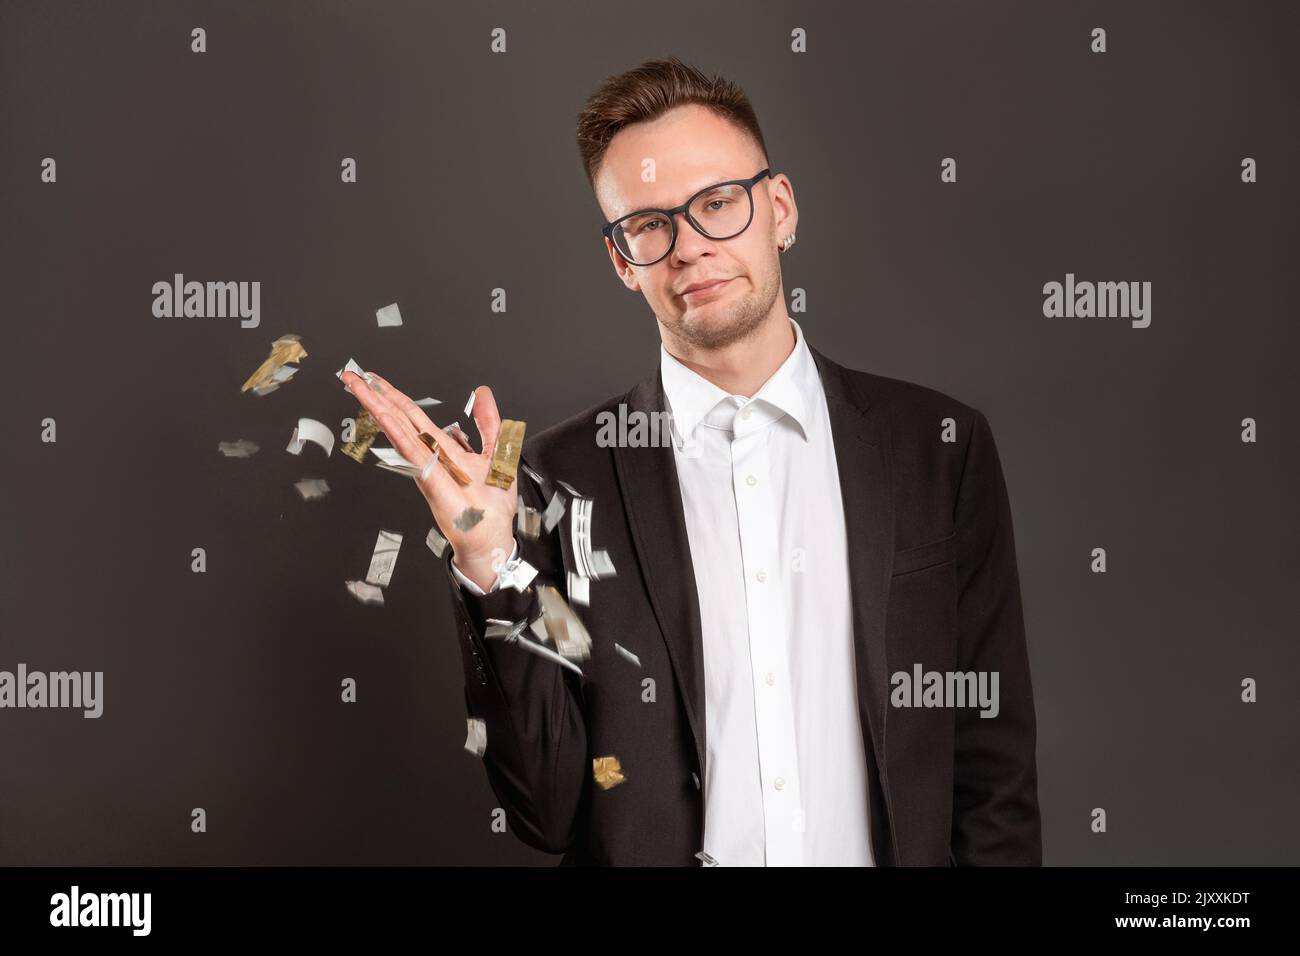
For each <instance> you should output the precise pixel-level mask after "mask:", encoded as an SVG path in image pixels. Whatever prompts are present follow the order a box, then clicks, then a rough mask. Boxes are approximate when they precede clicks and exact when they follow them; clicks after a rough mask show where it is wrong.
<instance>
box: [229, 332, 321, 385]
mask: <svg viewBox="0 0 1300 956" xmlns="http://www.w3.org/2000/svg"><path fill="white" fill-rule="evenodd" d="M306 357H307V350H306V349H304V348H303V347H302V342H301V341H300V340H299V338H298V336H296V335H282V336H280V337H279V338H278V339H276V340H275V341H274V342H272V343H271V354H270V355H269V356H267V358H266V361H265V362H263V363H262V364H261V365H259V366H258V367H257V371H256V372H254V373H253V374H252V375H250V376H249V377H248V381H247V382H245V383H244V387H243V388H241V389H240V391H241V392H247V391H248V390H249V389H250V388H252V389H258V388H260V389H263V391H262V392H261V394H266V391H269V389H266V388H265V386H267V385H270V384H271V383H272V381H275V382H276V384H279V383H281V382H284V381H287V380H288V377H287V376H284V375H281V377H280V378H279V379H276V373H277V372H279V371H280V366H282V365H285V364H287V363H289V362H295V363H296V362H300V361H302V360H303V359H305V358H306ZM290 374H292V372H291V373H290Z"/></svg>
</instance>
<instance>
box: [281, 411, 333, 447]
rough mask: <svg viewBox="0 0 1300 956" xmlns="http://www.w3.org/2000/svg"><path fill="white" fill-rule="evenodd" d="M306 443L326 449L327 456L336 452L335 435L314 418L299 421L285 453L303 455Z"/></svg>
mask: <svg viewBox="0 0 1300 956" xmlns="http://www.w3.org/2000/svg"><path fill="white" fill-rule="evenodd" d="M304 442H311V443H312V444H314V445H319V446H320V447H321V448H323V449H325V454H326V455H329V454H330V453H331V452H332V451H334V433H333V432H332V431H330V430H329V429H328V428H326V427H325V426H324V425H322V424H321V423H320V422H318V421H316V419H314V418H300V419H298V427H297V428H295V429H294V430H293V435H292V437H290V439H289V447H287V448H286V449H285V451H287V452H288V453H289V454H291V455H298V454H301V453H302V446H303V443H304Z"/></svg>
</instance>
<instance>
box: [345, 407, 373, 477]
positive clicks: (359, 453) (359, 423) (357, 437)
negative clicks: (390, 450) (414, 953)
mask: <svg viewBox="0 0 1300 956" xmlns="http://www.w3.org/2000/svg"><path fill="white" fill-rule="evenodd" d="M354 422H355V424H354V425H353V427H352V440H351V441H347V442H344V443H343V444H342V445H341V446H340V447H339V451H341V452H343V454H345V455H347V456H348V457H349V458H351V459H352V460H353V461H355V462H356V463H357V464H358V465H362V464H365V457H366V452H368V451H369V450H370V446H371V445H373V444H374V443H375V439H376V438H378V437H379V433H380V431H381V429H380V427H379V422H377V421H375V416H373V415H371V414H370V412H369V411H367V410H366V409H364V408H363V409H361V410H360V411H359V412H357V417H356V418H355V419H354Z"/></svg>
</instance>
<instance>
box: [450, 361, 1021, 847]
mask: <svg viewBox="0 0 1300 956" xmlns="http://www.w3.org/2000/svg"><path fill="white" fill-rule="evenodd" d="M812 354H813V357H814V359H815V360H816V364H817V368H818V371H819V372H820V374H821V379H822V384H823V386H824V388H825V392H826V399H827V404H828V406H829V410H830V421H831V431H832V435H833V438H834V442H835V455H836V459H837V465H838V470H839V481H840V490H841V494H842V497H843V501H844V516H845V522H846V524H847V541H848V552H849V553H848V559H849V569H850V574H851V582H852V589H851V590H852V605H853V607H852V612H853V613H852V620H853V639H854V644H855V659H856V670H857V674H856V677H857V687H858V714H859V719H860V720H861V724H862V731H863V739H864V740H865V741H867V752H866V758H867V769H868V776H869V780H870V800H871V806H870V809H871V820H872V833H871V839H872V848H873V852H874V855H875V859H876V862H877V864H879V865H890V864H903V865H940V866H947V865H950V864H963V865H964V864H978V865H1001V864H1032V865H1038V864H1040V863H1041V844H1040V832H1039V827H1040V824H1039V813H1038V797H1037V773H1036V765H1035V757H1034V747H1035V719H1034V706H1033V695H1032V691H1031V687H1030V675H1029V663H1028V659H1027V654H1026V647H1025V633H1024V621H1023V615H1022V611H1021V601H1020V587H1019V579H1018V575H1017V569H1016V556H1015V544H1014V539H1013V535H1012V526H1011V511H1010V506H1009V503H1008V499H1007V491H1006V485H1005V482H1004V479H1003V475H1002V468H1001V464H1000V462H999V459H998V453H997V449H996V447H995V445H994V442H993V435H992V432H991V431H990V428H989V424H988V422H987V420H986V419H985V418H984V416H983V415H982V414H981V413H980V412H978V411H977V410H975V409H974V408H971V407H969V406H967V405H964V404H962V403H961V402H958V401H956V400H954V399H952V398H950V397H948V396H947V395H944V394H942V393H940V392H938V391H935V390H933V389H929V388H925V387H923V386H920V385H916V384H912V383H909V382H904V381H901V380H898V379H892V378H886V377H883V376H879V375H873V374H870V373H867V372H860V371H854V370H851V369H847V368H844V367H842V366H840V365H838V364H836V363H835V362H832V361H831V360H829V359H828V358H826V357H825V356H823V355H822V354H821V353H820V352H818V351H817V350H816V349H812ZM620 402H625V403H626V404H627V409H628V411H629V412H630V411H633V410H636V411H641V412H645V413H647V414H648V413H650V412H654V411H661V410H663V409H664V408H665V407H666V406H665V403H664V395H663V386H662V382H661V379H660V376H659V373H658V370H656V372H655V374H654V375H653V376H652V377H651V378H648V379H647V380H646V381H644V382H642V383H640V384H639V385H637V386H636V387H635V388H633V389H632V390H631V391H629V392H628V393H627V394H625V395H623V396H619V397H617V398H614V399H611V400H610V401H608V402H606V403H604V404H603V405H599V406H596V407H594V408H591V409H589V410H587V411H585V412H582V413H580V414H578V415H575V416H573V417H572V418H569V419H568V420H566V421H564V422H561V423H559V424H558V425H555V426H553V427H551V428H549V429H546V430H545V431H543V432H541V433H540V434H536V435H532V436H530V437H528V438H527V439H526V441H525V445H524V451H523V461H524V462H525V463H526V464H528V465H529V466H530V467H531V468H533V469H534V470H535V471H537V472H538V473H539V474H540V475H541V477H542V478H543V479H545V483H544V485H543V486H541V487H539V486H538V485H537V483H536V482H534V481H533V480H532V479H531V478H529V477H528V475H527V473H526V472H525V471H524V470H523V469H520V472H519V479H518V481H519V493H520V495H521V496H522V498H523V500H524V501H525V502H526V503H527V504H528V505H529V506H531V507H534V508H539V509H541V508H544V507H545V506H546V502H547V500H549V498H550V495H551V494H552V492H553V490H555V489H556V487H557V486H556V481H557V480H563V481H565V482H568V483H569V484H570V485H573V486H574V487H575V489H576V490H577V491H578V492H579V493H580V494H582V495H583V496H584V497H589V498H592V499H593V500H594V505H593V511H592V526H591V527H592V538H593V547H594V548H597V549H599V548H604V549H606V550H607V551H608V552H609V554H610V556H611V558H612V559H613V562H614V565H615V568H616V569H617V572H618V573H617V576H616V577H614V578H611V579H605V580H599V581H593V582H592V584H591V603H590V606H589V607H581V606H578V605H575V609H576V610H577V612H578V613H579V614H580V616H581V617H582V619H583V620H584V622H585V623H586V626H587V629H588V631H589V632H590V634H591V637H592V643H593V647H592V656H591V658H590V659H589V660H587V661H583V662H580V663H579V666H581V667H582V670H583V674H582V676H581V677H579V675H577V674H575V673H573V672H572V671H570V670H568V669H566V668H563V667H561V666H559V665H558V664H555V663H553V662H550V661H547V660H544V659H542V658H540V657H537V656H536V655H534V654H530V653H528V652H526V651H524V650H523V649H521V648H519V647H517V646H513V645H511V644H509V643H507V642H504V641H502V640H499V639H496V638H491V639H485V638H484V627H485V625H484V621H485V619H486V618H501V619H508V620H521V619H523V618H524V617H525V616H527V617H528V618H529V619H533V618H535V617H537V615H538V614H539V607H538V603H537V596H536V593H535V590H534V588H529V589H528V590H527V591H525V592H523V593H520V592H518V591H515V590H513V589H509V588H507V589H504V590H501V591H497V592H492V593H489V594H487V595H484V596H481V597H480V596H477V595H474V594H472V593H470V592H468V591H465V590H464V589H462V588H461V587H460V586H459V585H458V584H457V582H456V580H455V578H454V577H453V576H452V575H451V570H450V567H449V566H448V568H447V574H448V580H449V582H450V584H451V592H452V601H453V604H454V606H455V612H456V618H457V626H458V631H459V644H460V648H461V651H462V656H463V660H464V668H465V701H466V705H467V708H468V712H469V714H470V716H473V717H478V718H481V719H482V720H483V721H484V722H485V724H486V726H487V749H486V752H485V753H484V755H483V763H484V766H485V767H486V769H487V774H488V780H489V781H490V783H491V786H492V789H493V791H494V792H495V793H496V795H497V797H498V798H499V799H500V800H501V803H502V806H503V807H504V809H505V813H506V819H507V821H508V824H509V826H510V827H511V828H512V829H513V830H514V832H515V833H516V834H517V835H518V836H519V837H520V838H521V839H522V840H523V841H524V842H525V843H528V844H530V845H532V846H534V847H537V848H539V849H542V850H546V851H548V852H551V853H563V854H565V856H564V859H563V861H562V862H563V863H564V864H570V865H572V864H593V863H594V864H612V865H619V864H640V865H676V866H690V865H699V860H698V859H697V858H696V856H695V854H696V853H697V851H699V850H700V849H702V848H703V826H704V794H703V790H702V781H703V779H704V762H705V756H706V753H707V750H706V746H705V741H706V739H707V734H708V728H707V727H706V726H705V720H704V714H705V710H704V663H703V650H702V638H701V633H700V613H699V604H698V596H697V594H696V587H695V574H694V569H693V567H692V564H691V552H690V547H689V543H688V539H687V534H686V525H685V519H684V516H683V511H682V503H681V497H680V495H681V493H680V490H679V485H678V480H677V469H676V463H675V460H674V457H673V449H672V448H671V447H639V448H605V447H599V446H598V445H597V441H596V435H597V431H598V423H597V415H598V414H599V413H600V412H602V411H612V412H614V414H615V415H617V413H618V404H619V403H620ZM945 418H952V419H953V420H954V421H955V426H956V427H955V433H956V441H955V442H943V441H941V440H940V431H941V428H942V421H943V419H945ZM571 513H572V509H571V508H569V509H566V512H565V516H564V518H563V519H562V520H561V522H560V524H559V525H557V526H556V528H555V530H554V532H552V533H551V534H545V533H543V534H542V535H541V537H540V538H539V539H538V540H536V541H530V540H529V539H527V538H526V537H524V536H522V535H519V534H517V535H516V538H517V540H518V541H519V547H520V553H521V554H522V556H523V557H524V558H525V559H526V560H527V561H528V562H529V563H530V564H532V565H533V566H534V567H536V568H537V569H538V572H539V575H538V579H537V582H538V583H540V582H542V581H546V582H548V583H552V584H554V585H556V586H557V587H559V589H560V591H561V593H565V594H566V595H567V589H566V588H565V581H566V575H565V570H566V569H572V568H573V567H574V565H573V554H572V546H571V542H570V534H569V518H570V515H571ZM451 558H452V554H451V549H450V548H449V549H447V552H446V555H445V561H446V562H447V563H448V565H449V564H450V561H451ZM528 636H532V635H528ZM615 643H618V644H620V645H621V646H622V647H624V648H626V649H628V650H629V651H631V652H632V653H634V654H636V655H637V656H638V657H639V658H640V664H641V666H640V668H637V666H636V665H635V664H633V663H631V662H629V661H628V660H627V659H626V658H624V657H623V656H621V655H620V654H618V653H617V652H616V651H615V649H614V644H615ZM918 663H919V664H921V665H922V666H923V668H924V670H926V671H930V670H935V671H940V672H945V671H997V672H998V674H999V705H1000V713H999V714H998V716H997V717H995V718H986V717H980V716H979V711H978V709H977V708H973V707H970V708H965V709H954V708H946V707H945V708H902V707H897V708H896V707H893V706H891V704H890V691H891V685H890V675H891V674H892V673H894V672H895V671H900V670H901V671H908V672H911V671H912V668H913V665H914V664H918ZM647 679H648V680H649V681H651V682H652V684H648V683H645V682H646V681H647ZM605 755H612V756H616V757H617V758H618V760H619V763H620V765H621V766H622V769H623V773H624V775H625V778H626V779H625V780H624V782H623V783H621V784H619V785H617V786H615V787H612V788H611V789H608V790H605V789H601V788H600V787H598V786H596V785H595V783H594V781H593V772H592V771H593V766H592V761H593V758H595V757H599V756H605Z"/></svg>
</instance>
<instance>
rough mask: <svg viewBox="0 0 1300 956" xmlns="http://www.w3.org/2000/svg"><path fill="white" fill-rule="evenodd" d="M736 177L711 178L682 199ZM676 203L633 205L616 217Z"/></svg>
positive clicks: (667, 206) (666, 206) (619, 217)
mask: <svg viewBox="0 0 1300 956" xmlns="http://www.w3.org/2000/svg"><path fill="white" fill-rule="evenodd" d="M735 178H736V177H734V176H731V177H727V176H722V177H721V178H720V179H710V180H708V181H707V182H705V183H704V184H703V185H701V186H697V187H695V188H694V189H692V190H691V191H690V192H689V193H687V194H686V196H685V198H683V199H682V202H685V201H686V200H687V199H689V198H690V197H692V196H694V195H695V194H696V193H698V192H699V191H700V190H702V189H708V188H709V187H710V186H716V185H718V183H726V182H730V181H731V180H732V179H735ZM676 205H677V203H672V204H671V205H670V204H669V203H666V202H664V203H657V204H654V205H650V206H633V207H632V208H631V209H629V210H628V211H627V212H621V213H619V214H618V216H616V217H615V218H616V219H621V218H622V217H623V216H630V215H632V213H634V212H640V211H641V210H643V209H669V208H671V206H676Z"/></svg>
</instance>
